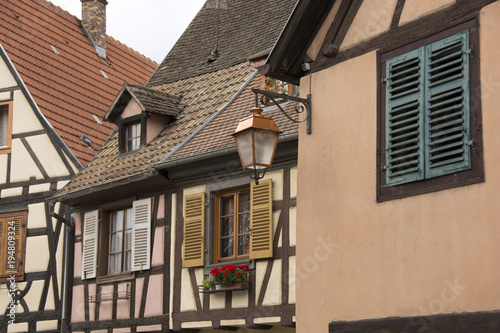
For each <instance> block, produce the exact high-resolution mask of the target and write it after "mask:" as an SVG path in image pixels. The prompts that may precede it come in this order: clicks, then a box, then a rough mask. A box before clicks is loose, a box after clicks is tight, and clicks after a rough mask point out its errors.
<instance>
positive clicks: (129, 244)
mask: <svg viewBox="0 0 500 333" xmlns="http://www.w3.org/2000/svg"><path fill="white" fill-rule="evenodd" d="M129 250H132V230H127V231H125V251H129Z"/></svg>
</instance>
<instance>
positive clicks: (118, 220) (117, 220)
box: [111, 211, 123, 232]
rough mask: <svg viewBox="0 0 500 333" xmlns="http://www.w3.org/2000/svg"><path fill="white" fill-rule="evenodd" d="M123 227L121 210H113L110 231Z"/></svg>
mask: <svg viewBox="0 0 500 333" xmlns="http://www.w3.org/2000/svg"><path fill="white" fill-rule="evenodd" d="M122 229H123V211H119V212H114V213H113V216H112V223H111V231H112V232H113V231H120V230H122Z"/></svg>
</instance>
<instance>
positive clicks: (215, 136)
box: [57, 0, 298, 332]
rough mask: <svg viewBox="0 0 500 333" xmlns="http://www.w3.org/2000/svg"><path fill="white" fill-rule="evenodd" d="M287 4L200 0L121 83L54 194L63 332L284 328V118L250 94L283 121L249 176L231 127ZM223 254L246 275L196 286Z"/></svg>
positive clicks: (290, 250)
mask: <svg viewBox="0 0 500 333" xmlns="http://www.w3.org/2000/svg"><path fill="white" fill-rule="evenodd" d="M294 5H295V0H287V1H279V2H274V1H272V2H270V1H265V0H256V1H243V0H237V1H223V0H221V1H215V0H208V1H206V3H205V5H204V6H203V8H202V9H201V10H200V12H199V13H198V14H197V16H196V17H195V18H194V20H193V21H192V22H191V24H190V25H189V27H188V28H187V29H186V31H185V32H184V34H183V35H182V36H181V37H180V39H179V40H178V41H177V43H176V44H175V46H174V47H173V49H172V50H171V51H170V53H169V54H168V55H167V57H166V58H165V60H164V61H163V62H162V64H161V65H160V66H159V68H158V70H157V71H156V73H155V74H154V75H153V76H152V77H151V79H150V80H149V81H148V84H147V85H145V86H140V85H134V84H124V85H123V87H122V90H121V91H120V92H119V93H118V95H117V96H116V98H115V100H114V102H113V103H112V104H111V105H110V108H109V110H108V112H107V113H106V114H105V115H104V120H105V121H107V122H110V123H113V124H115V125H116V129H115V131H114V132H113V133H112V135H111V136H110V137H109V139H108V141H107V142H106V144H105V145H104V146H103V148H102V149H101V151H100V152H99V153H98V154H97V156H96V157H95V158H94V160H93V161H91V162H90V163H89V164H88V166H87V167H86V168H85V169H84V170H82V171H81V172H80V173H79V174H78V175H77V176H76V177H75V178H74V179H73V180H72V181H71V182H70V183H69V184H68V185H67V186H66V187H65V188H63V189H62V191H60V192H59V193H58V195H57V200H58V201H59V202H62V203H64V204H66V205H69V206H71V207H72V212H73V213H75V228H74V232H75V238H74V239H75V244H74V265H73V270H74V279H73V292H72V295H71V296H72V299H71V300H69V301H70V302H71V304H72V313H71V330H72V331H73V332H104V331H106V332H171V331H175V332H201V331H203V332H211V331H214V330H217V331H220V330H228V331H241V332H248V331H253V330H260V329H266V330H267V329H268V330H271V332H290V331H291V332H293V331H294V330H295V329H294V326H295V288H294V268H295V215H296V212H295V206H296V198H297V188H296V174H297V167H296V165H297V160H296V159H297V137H298V136H297V131H296V125H295V124H294V123H289V122H286V121H284V120H283V118H284V116H283V115H281V113H280V111H279V110H278V108H277V107H276V105H267V106H264V107H263V109H264V111H263V113H264V114H265V115H272V116H273V117H275V119H276V121H277V122H278V126H279V127H280V128H281V130H282V131H283V132H284V133H283V134H282V135H281V138H280V141H279V144H278V150H277V152H276V158H275V163H274V165H273V168H272V169H271V170H270V171H268V172H267V174H266V175H265V178H264V179H262V180H260V183H259V185H258V186H257V185H256V184H254V182H253V181H252V180H251V179H250V178H249V177H248V175H247V174H246V173H244V172H243V170H242V169H241V165H240V162H239V158H238V154H237V151H236V148H235V144H234V140H233V138H232V137H231V134H232V133H233V132H234V131H235V129H236V127H237V124H238V122H239V121H240V119H242V118H244V117H245V116H248V115H250V109H251V108H252V107H253V106H254V105H255V103H256V102H255V96H254V94H253V92H252V90H251V89H252V88H259V86H261V85H262V81H263V80H265V78H263V77H261V76H260V75H259V74H258V73H257V72H256V69H255V68H252V67H251V66H250V65H251V64H252V65H253V66H254V67H258V66H259V64H263V62H264V61H265V59H266V57H267V55H268V54H269V51H270V48H271V47H272V46H273V45H274V43H275V41H276V40H277V38H278V36H279V34H280V32H281V29H282V27H283V26H284V25H285V23H286V22H287V19H288V17H289V15H290V13H291V11H292V9H293V7H294ZM263 8H265V10H262V9H263ZM267 13H272V15H267ZM249 59H250V61H249ZM259 106H260V105H259ZM285 107H286V108H291V107H292V105H291V104H290V105H286V106H285ZM259 223H260V226H261V227H260V228H259ZM227 265H235V266H236V265H238V266H244V265H245V266H244V267H247V266H246V265H248V268H249V271H248V272H249V278H248V281H245V283H244V284H240V287H239V288H237V289H232V290H227V289H226V290H223V291H219V290H211V289H206V288H204V287H203V286H202V282H203V280H204V279H205V278H206V277H207V276H208V275H209V272H210V271H211V270H212V269H213V268H216V267H222V266H227Z"/></svg>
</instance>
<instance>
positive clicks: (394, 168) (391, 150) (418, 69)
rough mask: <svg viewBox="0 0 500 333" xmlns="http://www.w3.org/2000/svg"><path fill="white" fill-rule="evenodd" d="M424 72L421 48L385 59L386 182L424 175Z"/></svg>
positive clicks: (392, 183) (412, 178)
mask: <svg viewBox="0 0 500 333" xmlns="http://www.w3.org/2000/svg"><path fill="white" fill-rule="evenodd" d="M423 73H424V56H423V48H419V49H416V50H413V51H410V52H408V53H405V54H403V55H401V56H398V57H395V58H391V59H389V60H387V62H386V85H385V88H386V122H385V123H386V131H385V133H386V138H385V139H386V166H385V169H386V185H387V186H392V185H398V184H402V183H407V182H411V181H415V180H419V179H422V178H423V177H424V153H423V141H424V137H423V133H424V131H423V112H422V110H423V101H424V77H423Z"/></svg>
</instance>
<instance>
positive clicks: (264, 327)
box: [245, 324, 273, 330]
mask: <svg viewBox="0 0 500 333" xmlns="http://www.w3.org/2000/svg"><path fill="white" fill-rule="evenodd" d="M245 327H246V328H248V329H251V330H270V329H272V328H273V327H272V326H271V325H259V324H252V325H245Z"/></svg>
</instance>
